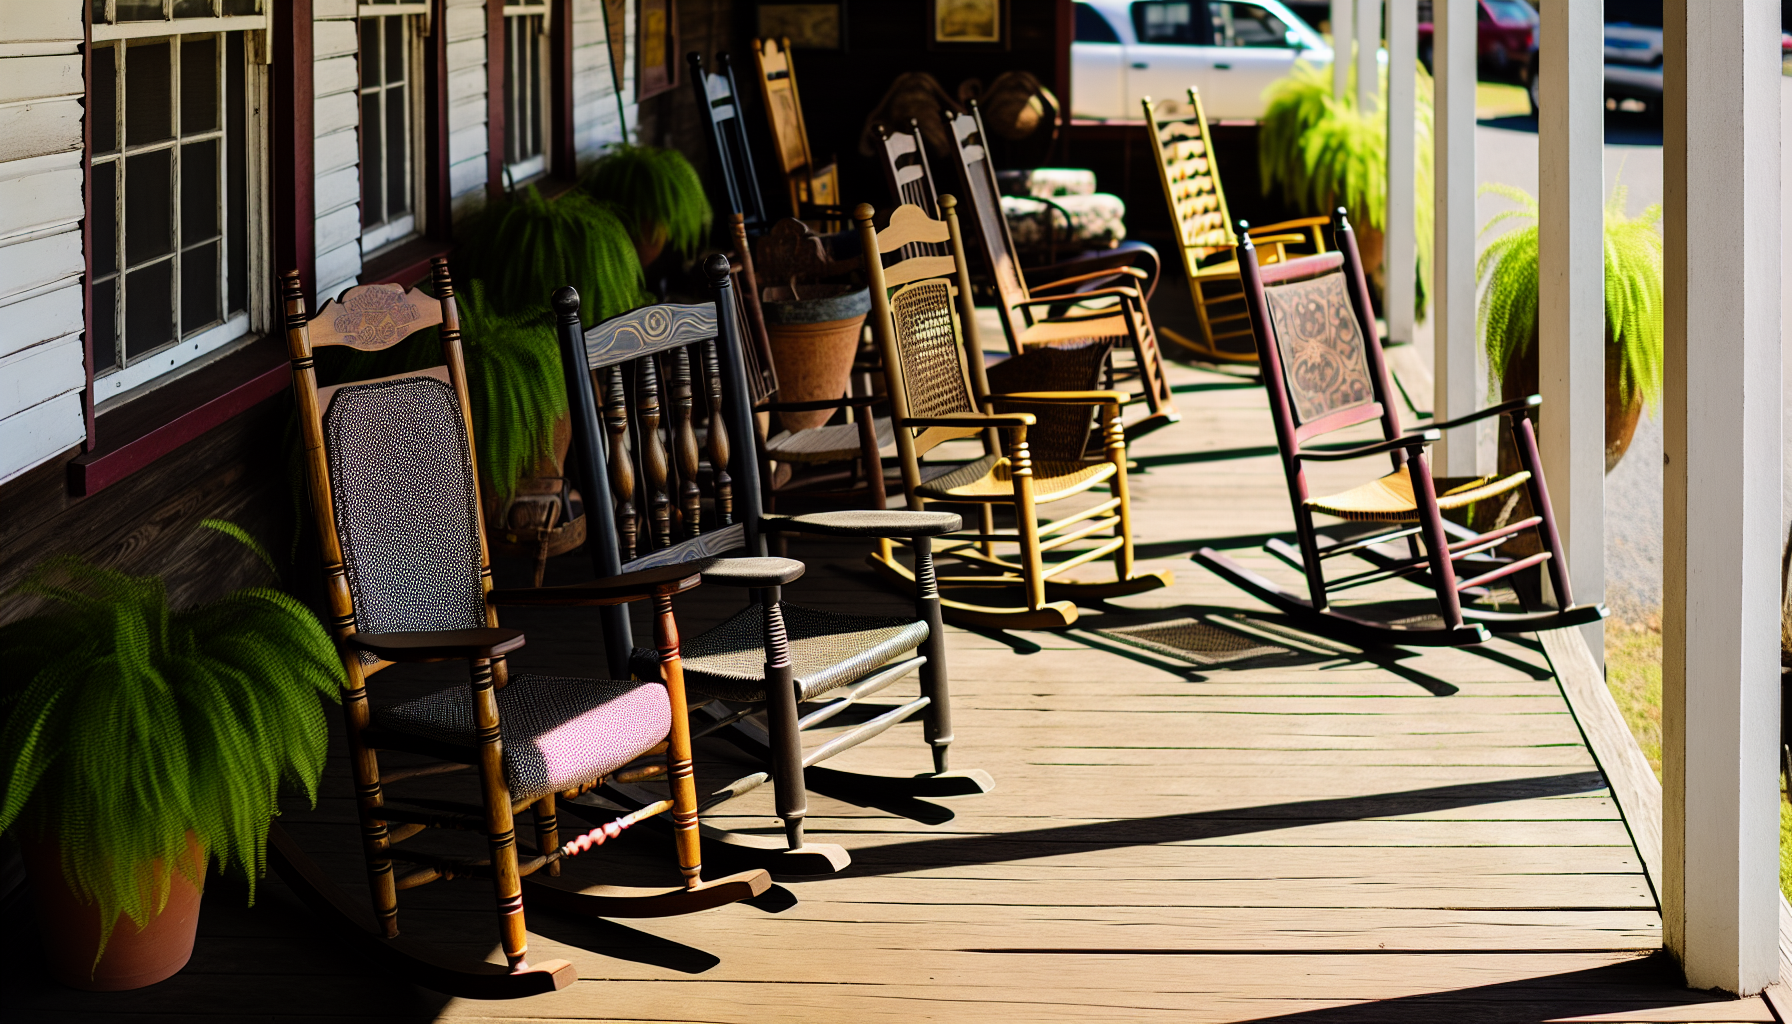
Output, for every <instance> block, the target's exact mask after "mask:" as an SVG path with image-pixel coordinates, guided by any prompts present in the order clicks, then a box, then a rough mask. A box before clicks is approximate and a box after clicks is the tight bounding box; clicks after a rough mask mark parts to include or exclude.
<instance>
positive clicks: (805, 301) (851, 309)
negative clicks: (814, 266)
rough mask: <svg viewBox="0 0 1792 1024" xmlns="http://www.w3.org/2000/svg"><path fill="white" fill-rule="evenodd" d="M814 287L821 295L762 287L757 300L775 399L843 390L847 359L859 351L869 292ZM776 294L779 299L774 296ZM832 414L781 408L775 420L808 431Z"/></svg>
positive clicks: (849, 365)
mask: <svg viewBox="0 0 1792 1024" xmlns="http://www.w3.org/2000/svg"><path fill="white" fill-rule="evenodd" d="M799 287H801V286H800V285H799ZM818 290H820V291H823V294H821V295H819V296H810V297H806V298H790V297H788V291H789V290H788V289H777V288H768V289H766V294H765V299H764V302H763V303H762V305H763V308H764V310H765V333H766V338H767V340H769V341H770V342H771V349H772V364H773V365H774V366H775V367H776V369H777V372H778V401H780V402H813V401H821V400H823V399H829V398H839V397H840V396H842V395H844V394H845V393H846V384H847V380H848V378H849V377H850V376H851V374H852V363H853V357H854V356H856V355H857V354H858V351H859V333H860V331H861V330H863V328H864V326H865V317H866V315H867V314H868V313H870V312H871V292H870V291H869V290H868V289H865V288H859V289H855V290H848V289H847V288H846V287H845V286H828V287H825V288H822V289H818ZM805 291H806V290H805ZM780 292H782V293H784V297H782V298H780V297H779V293H780ZM833 415H834V414H833V411H832V410H829V409H821V410H818V411H816V412H794V413H793V412H781V413H779V414H778V422H779V423H780V424H782V425H783V427H784V429H785V430H790V431H797V430H808V429H810V428H812V427H819V426H821V425H822V424H824V423H826V422H827V421H828V420H829V418H831V417H832V416H833Z"/></svg>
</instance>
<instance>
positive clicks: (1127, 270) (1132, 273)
mask: <svg viewBox="0 0 1792 1024" xmlns="http://www.w3.org/2000/svg"><path fill="white" fill-rule="evenodd" d="M1121 276H1126V277H1136V278H1138V279H1139V280H1141V281H1149V280H1150V279H1151V275H1150V274H1147V273H1145V272H1144V271H1143V270H1140V269H1139V268H1138V267H1109V268H1108V269H1106V270H1097V271H1095V272H1094V273H1090V274H1077V275H1076V276H1075V277H1060V278H1058V279H1057V280H1054V281H1048V282H1046V283H1045V284H1042V285H1039V286H1037V287H1029V288H1028V289H1027V290H1028V291H1030V292H1032V293H1033V294H1034V295H1038V294H1039V293H1040V292H1049V291H1056V290H1058V289H1060V288H1063V287H1066V286H1068V285H1073V284H1080V283H1082V282H1084V281H1096V280H1101V279H1105V278H1113V277H1121Z"/></svg>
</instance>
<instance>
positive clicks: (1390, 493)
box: [1307, 466, 1531, 523]
mask: <svg viewBox="0 0 1792 1024" xmlns="http://www.w3.org/2000/svg"><path fill="white" fill-rule="evenodd" d="M1530 478H1531V474H1530V473H1528V472H1518V473H1513V474H1512V475H1511V476H1505V477H1499V476H1482V477H1439V478H1437V479H1435V480H1433V481H1432V483H1433V484H1434V485H1435V486H1436V488H1437V506H1438V508H1441V509H1443V510H1445V511H1448V510H1450V509H1453V508H1463V507H1465V506H1468V505H1472V504H1474V503H1475V502H1477V501H1483V500H1485V499H1487V498H1491V497H1494V496H1495V495H1499V494H1505V493H1506V492H1507V491H1510V490H1512V489H1513V488H1515V487H1519V486H1521V485H1523V484H1524V482H1525V481H1526V480H1529V479H1530ZM1307 507H1308V508H1310V509H1312V510H1313V511H1315V512H1324V513H1325V514H1326V515H1331V516H1337V517H1338V518H1340V519H1352V520H1356V521H1358V522H1386V523H1411V522H1417V521H1418V518H1419V506H1418V503H1417V502H1416V501H1414V500H1413V496H1412V478H1411V477H1409V476H1407V474H1406V467H1405V466H1402V467H1400V468H1399V469H1397V470H1395V471H1394V472H1392V473H1389V474H1388V475H1387V476H1384V477H1382V478H1381V479H1379V480H1371V481H1369V482H1368V483H1366V484H1363V485H1362V486H1360V487H1352V488H1351V489H1350V490H1348V491H1339V492H1338V493H1337V494H1328V495H1326V496H1325V497H1323V498H1308V499H1307Z"/></svg>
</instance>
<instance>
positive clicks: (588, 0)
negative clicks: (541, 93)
mask: <svg viewBox="0 0 1792 1024" xmlns="http://www.w3.org/2000/svg"><path fill="white" fill-rule="evenodd" d="M628 6H629V7H630V8H631V9H632V7H633V6H634V5H632V4H630V5H628ZM630 17H632V13H631V15H630ZM625 45H626V44H625ZM629 63H632V62H629ZM572 100H573V127H572V134H573V149H574V151H575V152H577V154H578V159H579V163H580V164H581V165H583V164H587V163H589V162H590V161H591V160H593V159H595V158H596V157H597V155H598V154H599V153H600V152H602V151H603V148H604V147H605V146H609V145H613V144H615V143H618V142H622V141H625V140H624V138H623V120H622V119H623V110H622V105H621V104H620V103H618V102H617V96H616V79H615V77H614V74H613V73H612V70H611V68H610V43H609V35H608V32H607V31H606V27H605V25H604V9H603V3H602V0H574V3H573V10H572ZM631 123H632V122H631Z"/></svg>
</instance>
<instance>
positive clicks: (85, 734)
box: [0, 520, 343, 990]
mask: <svg viewBox="0 0 1792 1024" xmlns="http://www.w3.org/2000/svg"><path fill="white" fill-rule="evenodd" d="M205 525H206V526H208V527H210V528H212V529H217V530H220V531H223V532H225V533H227V534H230V535H231V536H234V537H236V538H237V539H239V540H242V541H245V542H246V543H248V544H249V545H250V546H251V548H252V549H254V551H255V552H256V554H257V555H258V556H260V557H261V558H262V560H263V561H264V562H267V563H268V564H269V567H270V568H271V567H272V561H271V560H270V559H269V558H268V555H267V553H266V552H265V551H263V550H262V549H261V548H260V546H259V545H256V544H255V543H254V542H253V541H252V540H250V539H249V538H248V536H247V535H246V534H244V533H243V532H242V531H241V530H240V529H238V528H237V527H235V526H233V525H231V524H229V523H224V522H220V521H217V520H207V521H206V523H205ZM8 596H28V597H35V598H38V599H41V600H43V601H45V602H47V603H48V606H49V607H48V609H47V610H45V611H43V612H42V613H40V614H38V615H35V616H32V617H30V618H26V619H22V620H19V621H17V622H13V623H11V624H8V625H6V626H3V627H0V661H4V663H5V664H6V665H7V668H8V672H7V676H6V682H5V683H4V684H0V829H4V830H7V831H11V832H14V833H15V834H16V835H17V836H18V837H19V838H20V840H21V846H22V848H23V851H24V854H25V862H26V868H27V871H28V873H29V874H30V876H31V877H32V879H33V881H34V882H35V883H36V887H37V892H38V909H39V913H38V919H39V924H40V926H41V928H42V932H43V936H44V939H45V948H46V950H47V954H48V959H49V964H50V970H51V972H52V973H53V974H54V975H55V976H56V978H57V979H58V980H60V981H62V982H63V983H64V984H68V985H72V986H74V987H76V988H86V989H100V990H117V989H128V988H138V987H141V986H144V985H149V984H153V983H155V982H157V981H161V980H162V979H164V978H167V977H169V976H170V975H172V974H174V973H175V972H177V971H179V970H180V969H181V967H183V966H185V964H186V962H187V959H188V958H189V957H190V956H192V951H193V936H194V930H195V928H196V927H197V925H198V917H199V898H200V892H201V889H202V887H203V884H204V881H205V870H206V865H207V863H208V862H212V863H216V864H217V866H218V867H219V869H220V870H224V869H235V870H237V871H240V872H241V873H242V874H243V875H244V876H245V877H246V878H247V880H248V883H249V898H250V899H251V901H253V899H254V893H255V880H256V878H257V877H258V876H259V875H260V874H261V873H262V871H263V870H264V868H265V866H266V858H267V853H266V844H267V834H268V822H269V821H270V820H271V819H272V818H273V817H274V815H276V814H278V813H279V805H278V797H279V794H280V791H281V789H282V788H283V787H290V788H292V789H296V790H298V791H300V792H303V793H304V794H305V795H306V796H307V797H308V798H310V799H312V800H313V801H314V802H315V799H316V795H317V781H318V776H319V775H320V774H321V773H322V771H323V764H324V753H325V750H326V748H327V746H328V732H327V730H326V727H325V723H324V713H323V708H322V703H321V701H320V700H319V698H320V697H323V698H327V699H330V700H337V699H339V695H340V691H341V686H342V683H343V674H342V664H341V662H340V660H338V658H337V655H336V651H335V647H334V645H333V644H332V643H331V642H330V639H329V637H328V636H326V635H325V634H324V631H323V627H322V626H320V625H319V624H318V621H317V619H316V617H314V616H313V615H312V614H311V612H310V611H309V610H307V609H306V608H305V606H304V605H302V604H300V603H299V602H298V601H297V600H295V599H294V598H292V597H291V596H290V595H288V594H285V593H283V592H281V591H279V590H274V589H270V588H266V587H250V588H245V589H242V590H238V591H236V592H235V593H233V594H230V595H228V596H226V597H224V598H222V599H220V600H218V601H215V602H213V603H211V604H207V605H202V606H200V607H197V608H192V609H188V610H185V611H175V610H173V609H171V608H169V606H168V600H167V592H166V590H165V589H164V585H163V582H162V580H161V579H160V578H158V577H154V576H128V575H125V574H124V573H120V572H115V571H113V570H110V569H102V568H98V567H95V566H93V565H90V564H87V563H85V562H82V561H80V560H79V559H76V558H73V557H62V558H53V559H51V560H49V561H48V562H46V563H44V564H43V565H41V566H40V567H38V568H37V569H36V570H35V571H34V572H32V573H31V574H30V575H29V576H28V577H27V578H26V580H25V581H24V582H23V583H22V584H20V585H19V586H18V587H16V588H14V589H13V590H12V591H11V592H10V594H9V595H8ZM126 918H128V919H129V923H126V921H125V919H126Z"/></svg>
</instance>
